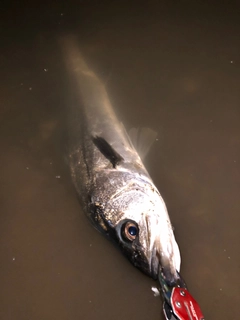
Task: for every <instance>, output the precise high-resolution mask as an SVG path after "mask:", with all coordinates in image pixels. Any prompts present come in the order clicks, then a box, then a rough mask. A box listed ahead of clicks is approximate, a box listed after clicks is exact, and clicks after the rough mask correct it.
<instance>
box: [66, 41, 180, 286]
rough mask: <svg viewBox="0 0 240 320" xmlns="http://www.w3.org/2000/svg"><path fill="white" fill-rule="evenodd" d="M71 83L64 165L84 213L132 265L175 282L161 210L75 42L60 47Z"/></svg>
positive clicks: (175, 264)
mask: <svg viewBox="0 0 240 320" xmlns="http://www.w3.org/2000/svg"><path fill="white" fill-rule="evenodd" d="M64 53H65V60H66V62H67V69H68V72H69V75H70V77H69V79H71V81H72V84H71V87H72V97H74V99H73V100H72V102H71V106H70V108H69V113H70V115H71V116H70V125H69V164H70V171H71V176H72V180H73V183H74V185H75V188H76V191H77V194H78V196H79V198H80V200H81V203H82V205H83V207H84V211H85V212H86V214H87V216H88V217H89V218H90V220H91V221H92V223H93V225H94V226H95V228H97V229H98V230H99V231H100V232H102V233H103V234H105V235H106V236H107V237H109V238H111V239H112V240H113V241H114V242H115V243H116V244H117V245H118V246H119V247H120V248H121V250H122V252H123V253H124V254H125V255H126V256H127V258H128V259H129V260H130V261H131V262H132V263H133V265H134V266H136V267H137V268H139V269H141V270H142V271H143V272H144V273H146V274H148V275H149V276H151V277H152V278H154V279H156V278H157V277H158V273H159V271H160V270H162V272H163V273H164V275H165V276H166V279H167V280H169V282H173V281H174V280H175V279H177V277H178V274H177V271H179V269H180V253H179V248H178V245H177V243H176V240H175V237H174V234H173V229H172V225H171V222H170V219H169V215H168V212H167V208H166V205H165V203H164V200H163V198H162V196H161V195H160V193H159V191H158V189H157V188H156V186H155V185H154V183H153V181H152V179H151V177H150V176H149V174H148V172H147V170H146V168H145V166H144V164H143V162H142V160H141V158H140V156H139V154H138V152H137V151H136V149H135V147H134V145H133V143H132V141H131V139H130V138H129V135H128V134H127V132H126V130H125V128H124V126H123V125H122V124H121V123H120V122H119V120H118V119H117V117H116V115H115V113H114V111H113V108H112V106H111V103H110V101H109V98H108V95H107V92H106V89H105V86H104V84H103V83H102V82H101V80H100V79H99V78H98V77H97V76H96V74H95V73H93V72H92V71H91V70H90V69H89V68H88V66H87V64H86V63H85V62H84V60H83V58H82V56H81V53H80V52H79V50H78V47H77V45H76V43H75V42H74V41H67V42H65V45H64Z"/></svg>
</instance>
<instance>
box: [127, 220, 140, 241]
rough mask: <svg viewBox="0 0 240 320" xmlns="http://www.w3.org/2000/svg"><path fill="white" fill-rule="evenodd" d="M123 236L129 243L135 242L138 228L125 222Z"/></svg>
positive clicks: (131, 223)
mask: <svg viewBox="0 0 240 320" xmlns="http://www.w3.org/2000/svg"><path fill="white" fill-rule="evenodd" d="M124 235H125V237H126V238H127V239H128V240H130V241H133V240H135V239H136V237H137V235H138V227H137V226H136V224H135V223H133V222H127V223H126V224H125V226H124Z"/></svg>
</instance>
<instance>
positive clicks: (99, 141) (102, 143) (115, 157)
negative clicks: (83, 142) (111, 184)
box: [92, 136, 124, 169]
mask: <svg viewBox="0 0 240 320" xmlns="http://www.w3.org/2000/svg"><path fill="white" fill-rule="evenodd" d="M92 141H93V143H94V145H95V146H96V147H97V148H98V150H99V151H100V152H101V153H102V154H103V156H104V157H105V158H106V159H108V160H109V161H110V162H111V164H112V166H113V168H114V169H115V168H116V166H117V165H118V164H119V163H120V162H121V161H123V160H124V159H123V157H122V156H121V155H120V154H119V153H118V152H117V151H116V150H115V149H114V148H113V147H112V146H111V145H110V144H109V143H108V142H107V141H106V140H105V139H104V138H102V137H99V136H92Z"/></svg>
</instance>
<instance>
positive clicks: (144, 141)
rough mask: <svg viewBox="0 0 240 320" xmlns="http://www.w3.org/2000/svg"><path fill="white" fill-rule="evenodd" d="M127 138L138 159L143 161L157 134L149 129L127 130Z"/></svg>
mask: <svg viewBox="0 0 240 320" xmlns="http://www.w3.org/2000/svg"><path fill="white" fill-rule="evenodd" d="M129 137H130V140H131V142H132V144H133V146H134V148H135V150H136V151H137V152H138V154H139V156H140V158H141V159H142V160H144V158H145V157H146V155H147V154H148V152H149V150H150V148H151V146H152V145H153V143H154V141H155V140H156V137H157V132H156V131H154V130H152V129H150V128H132V129H130V130H129Z"/></svg>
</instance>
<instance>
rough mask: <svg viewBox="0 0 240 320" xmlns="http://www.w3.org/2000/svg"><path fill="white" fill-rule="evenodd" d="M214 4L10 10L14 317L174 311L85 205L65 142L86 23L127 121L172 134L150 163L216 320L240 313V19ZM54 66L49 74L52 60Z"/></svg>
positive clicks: (6, 107)
mask: <svg viewBox="0 0 240 320" xmlns="http://www.w3.org/2000/svg"><path fill="white" fill-rule="evenodd" d="M238 20H239V19H238V17H237V15H235V13H234V8H231V7H230V6H228V7H226V8H224V7H221V6H220V5H218V6H216V7H209V6H207V4H206V5H205V2H204V1H201V2H190V1H182V4H181V2H180V3H179V5H178V6H176V5H171V4H170V2H168V3H165V4H164V3H162V4H161V3H159V2H157V1H151V2H149V4H148V5H147V4H146V2H142V1H138V2H135V1H133V2H132V3H131V5H130V4H129V2H127V1H126V2H125V1H123V2H122V4H121V6H120V4H119V3H117V2H116V3H115V2H111V1H103V2H101V4H99V3H98V2H96V1H93V2H92V4H86V3H85V1H82V2H81V3H72V4H70V3H69V5H68V7H67V8H66V6H65V5H64V4H61V3H59V4H58V5H55V6H53V5H49V4H46V5H45V4H44V3H41V4H39V5H36V8H35V9H33V8H32V9H31V8H29V7H26V8H17V7H14V8H12V9H11V10H10V9H9V8H8V10H6V15H5V20H4V21H3V23H4V37H2V39H3V41H2V52H1V62H0V63H1V70H2V79H3V81H2V82H1V86H0V93H1V107H0V116H1V118H0V121H1V126H0V141H1V154H0V160H1V167H0V176H1V195H0V203H1V215H0V257H1V264H0V266H1V267H0V277H1V279H2V280H1V287H0V300H1V308H0V319H11V320H12V319H14V320H15V319H17V320H22V319H24V320H25V319H35V320H37V319H41V320H42V319H59V320H64V319H72V320H73V319H112V318H113V317H114V318H115V319H123V318H124V319H139V320H140V319H163V317H162V314H161V302H160V299H159V298H155V297H154V296H153V293H152V292H151V287H152V286H155V282H154V281H153V280H151V279H149V278H147V277H146V276H144V275H143V274H141V273H140V272H139V271H138V270H136V269H135V268H133V267H132V265H130V263H129V262H128V261H126V260H125V259H124V258H123V257H122V255H121V254H120V253H119V252H118V251H117V250H116V249H115V248H114V247H113V246H112V245H111V243H109V242H108V241H106V240H105V239H104V238H103V237H101V236H100V235H99V234H98V233H97V232H96V231H95V230H94V229H93V228H92V227H91V225H90V224H89V222H88V220H87V219H86V218H85V217H84V215H83V214H82V212H81V208H80V206H79V203H78V201H77V199H76V195H75V191H74V188H73V187H72V184H71V181H70V179H69V176H68V171H67V168H66V165H65V161H64V156H63V153H64V151H65V147H66V146H65V139H64V129H63V128H64V126H63V124H64V108H65V106H66V104H67V97H66V94H65V92H66V91H65V87H66V80H65V75H64V72H63V71H64V70H63V69H64V67H63V63H62V60H61V57H60V52H59V50H58V47H57V45H56V43H55V39H56V37H57V36H58V35H60V34H61V32H62V31H66V30H67V31H69V30H75V32H76V33H77V34H78V36H79V41H80V43H81V45H82V48H83V52H84V55H85V56H86V58H87V60H89V62H90V63H91V64H92V66H93V68H94V69H95V70H97V72H98V73H99V75H100V76H101V77H102V79H103V80H104V81H106V82H107V88H108V91H109V95H110V97H111V100H112V102H113V105H114V107H115V108H116V110H117V113H118V115H119V116H120V117H121V119H122V120H123V122H124V123H126V125H127V127H131V126H142V125H144V126H149V127H152V128H153V129H154V130H156V131H158V133H159V139H158V141H156V143H155V145H154V146H153V148H152V150H151V152H150V154H149V156H148V158H147V167H148V169H149V171H150V173H151V175H152V177H153V179H154V181H155V183H156V185H157V186H158V187H159V189H160V191H161V193H162V194H163V197H164V199H165V200H166V203H167V206H168V209H169V213H170V215H171V218H172V222H173V225H174V228H175V233H176V237H177V240H178V242H179V245H180V248H181V253H182V261H183V263H182V274H183V276H184V278H185V279H186V281H187V284H188V286H189V288H190V289H191V292H192V293H193V295H194V296H195V297H196V298H197V300H198V301H199V303H200V305H201V307H202V309H203V311H204V314H205V316H206V319H207V318H209V319H218V320H221V319H226V318H228V319H232V320H234V319H238V315H239V310H238V305H237V303H238V301H239V299H240V290H239V265H240V257H239V249H238V245H239V240H240V233H239V212H238V209H239V205H240V203H239V202H240V201H239V192H238V191H239V187H240V186H239V182H240V176H239V172H240V170H239V163H240V151H239V150H240V142H239V134H240V127H239V116H240V107H239V105H240V96H239V85H238V84H239V81H240V73H239V71H240V68H239V61H238V59H239V57H238V53H239V45H240V43H239V37H238V35H239V31H240V30H239V29H240V26H239V21H238ZM46 70H47V71H46Z"/></svg>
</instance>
